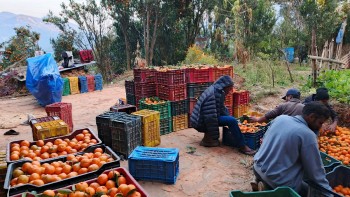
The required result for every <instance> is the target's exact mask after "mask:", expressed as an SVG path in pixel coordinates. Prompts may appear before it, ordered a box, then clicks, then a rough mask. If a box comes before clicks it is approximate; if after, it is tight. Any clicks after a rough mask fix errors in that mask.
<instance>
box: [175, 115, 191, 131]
mask: <svg viewBox="0 0 350 197" xmlns="http://www.w3.org/2000/svg"><path fill="white" fill-rule="evenodd" d="M187 128H188V115H187V114H182V115H177V116H173V131H174V132H175V131H181V130H184V129H187Z"/></svg>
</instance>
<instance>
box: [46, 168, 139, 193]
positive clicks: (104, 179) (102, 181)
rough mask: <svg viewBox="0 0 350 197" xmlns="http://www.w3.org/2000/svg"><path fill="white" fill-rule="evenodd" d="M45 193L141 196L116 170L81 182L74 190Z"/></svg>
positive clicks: (48, 191)
mask: <svg viewBox="0 0 350 197" xmlns="http://www.w3.org/2000/svg"><path fill="white" fill-rule="evenodd" d="M89 182H90V181H89ZM43 194H44V195H45V196H47V197H56V196H57V197H92V196H100V197H126V196H127V197H141V193H140V192H138V191H137V189H136V187H135V185H134V184H128V183H127V181H126V178H125V177H124V176H123V175H122V174H120V172H118V171H116V170H112V171H110V172H108V173H106V174H101V175H100V176H98V178H97V179H96V180H95V181H92V182H90V183H87V182H80V183H78V184H76V185H75V190H74V191H72V190H58V191H53V190H46V191H44V192H43ZM97 194H98V195H97Z"/></svg>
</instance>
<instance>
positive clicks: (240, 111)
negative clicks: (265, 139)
mask: <svg viewBox="0 0 350 197" xmlns="http://www.w3.org/2000/svg"><path fill="white" fill-rule="evenodd" d="M249 108H250V107H249V105H239V106H237V107H233V116H234V117H236V118H238V117H241V116H243V115H245V114H246V113H248V111H249Z"/></svg>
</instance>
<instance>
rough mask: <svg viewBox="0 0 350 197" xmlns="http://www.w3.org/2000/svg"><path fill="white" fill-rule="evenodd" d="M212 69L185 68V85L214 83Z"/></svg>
mask: <svg viewBox="0 0 350 197" xmlns="http://www.w3.org/2000/svg"><path fill="white" fill-rule="evenodd" d="M213 77H214V76H213V68H209V67H207V68H187V69H186V82H187V83H207V82H214V78H213Z"/></svg>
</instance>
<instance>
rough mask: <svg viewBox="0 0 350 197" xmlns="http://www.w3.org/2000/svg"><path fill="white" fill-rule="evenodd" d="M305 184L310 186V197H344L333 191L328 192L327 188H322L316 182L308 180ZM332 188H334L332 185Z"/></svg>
mask: <svg viewBox="0 0 350 197" xmlns="http://www.w3.org/2000/svg"><path fill="white" fill-rule="evenodd" d="M327 176H328V175H327ZM305 182H306V183H307V184H308V185H309V187H308V192H307V196H308V197H329V196H332V197H342V196H343V195H341V194H338V193H336V192H334V191H333V190H328V189H326V188H323V187H322V186H320V185H318V184H316V183H314V182H311V181H309V180H306V181H305ZM330 186H331V187H332V185H331V184H330Z"/></svg>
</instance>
